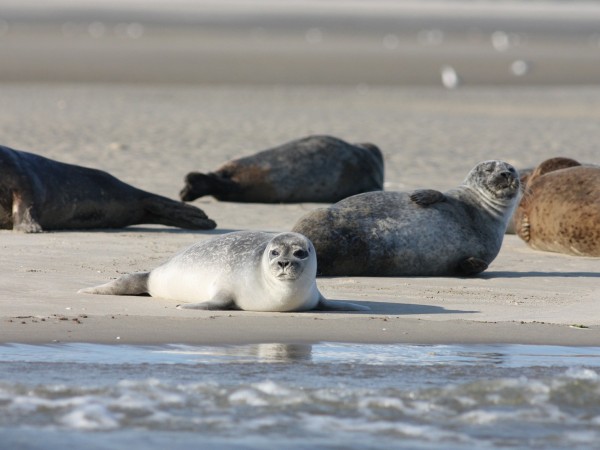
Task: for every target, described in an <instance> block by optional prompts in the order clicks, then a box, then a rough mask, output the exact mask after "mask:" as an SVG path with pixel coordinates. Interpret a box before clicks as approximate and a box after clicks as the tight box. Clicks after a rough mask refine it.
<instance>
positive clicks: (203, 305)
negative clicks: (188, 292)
mask: <svg viewBox="0 0 600 450" xmlns="http://www.w3.org/2000/svg"><path fill="white" fill-rule="evenodd" d="M177 309H202V310H211V311H216V310H221V309H236V308H235V301H234V299H233V297H231V296H230V295H227V294H217V295H215V296H214V297H213V298H211V299H210V300H208V301H206V302H199V303H182V304H181V305H177Z"/></svg>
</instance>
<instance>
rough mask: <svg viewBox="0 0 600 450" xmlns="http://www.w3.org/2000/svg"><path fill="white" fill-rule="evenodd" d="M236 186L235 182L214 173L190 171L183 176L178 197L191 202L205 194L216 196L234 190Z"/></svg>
mask: <svg viewBox="0 0 600 450" xmlns="http://www.w3.org/2000/svg"><path fill="white" fill-rule="evenodd" d="M237 188H238V185H237V183H235V182H234V181H231V180H229V179H227V178H224V177H222V176H219V175H217V174H215V173H206V174H204V173H200V172H190V173H188V174H187V175H186V176H185V186H184V187H183V189H182V190H181V191H180V192H179V198H181V200H183V201H184V202H191V201H192V200H196V199H197V198H200V197H204V196H205V195H214V196H218V195H219V194H227V193H230V192H234V191H235V190H237Z"/></svg>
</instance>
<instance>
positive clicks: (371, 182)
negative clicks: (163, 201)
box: [180, 136, 384, 203]
mask: <svg viewBox="0 0 600 450" xmlns="http://www.w3.org/2000/svg"><path fill="white" fill-rule="evenodd" d="M383 172H384V163H383V156H382V154H381V151H380V150H379V149H378V148H377V147H376V146H375V145H373V144H356V145H352V144H348V143H347V142H344V141H342V140H341V139H337V138H334V137H331V136H309V137H305V138H302V139H297V140H294V141H291V142H288V143H285V144H283V145H280V146H278V147H275V148H272V149H269V150H264V151H262V152H258V153H256V154H254V155H250V156H246V157H243V158H238V159H233V160H231V161H228V162H226V163H224V164H223V165H222V166H221V167H219V168H218V169H217V170H215V171H214V172H209V173H207V174H203V173H199V172H190V173H188V174H187V176H186V177H185V186H184V188H183V189H182V190H181V192H180V197H181V199H182V200H184V201H192V200H194V199H196V198H198V197H202V196H204V195H212V196H214V197H215V198H217V199H218V200H223V201H236V202H258V203H297V202H327V203H331V202H337V201H338V200H341V199H343V198H346V197H349V196H351V195H354V194H359V193H361V192H369V191H380V190H382V189H383Z"/></svg>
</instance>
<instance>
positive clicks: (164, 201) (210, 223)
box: [144, 195, 217, 230]
mask: <svg viewBox="0 0 600 450" xmlns="http://www.w3.org/2000/svg"><path fill="white" fill-rule="evenodd" d="M144 211H145V212H146V216H147V217H145V218H144V221H145V222H148V223H158V224H161V225H168V226H174V227H179V228H186V229H189V230H212V229H213V228H215V227H216V226H217V224H216V223H215V221H214V220H211V219H209V218H208V216H207V215H206V214H205V213H204V211H202V210H201V209H200V208H196V207H195V206H192V205H187V204H185V203H181V202H176V201H175V200H171V199H169V198H166V197H161V196H159V195H153V196H150V197H148V198H146V199H144Z"/></svg>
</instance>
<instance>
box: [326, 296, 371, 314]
mask: <svg viewBox="0 0 600 450" xmlns="http://www.w3.org/2000/svg"><path fill="white" fill-rule="evenodd" d="M315 309H316V310H319V311H370V310H371V308H369V307H368V306H364V305H358V304H356V303H350V302H342V301H339V300H333V301H332V300H327V299H325V298H324V297H323V296H321V298H319V303H317V306H315Z"/></svg>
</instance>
